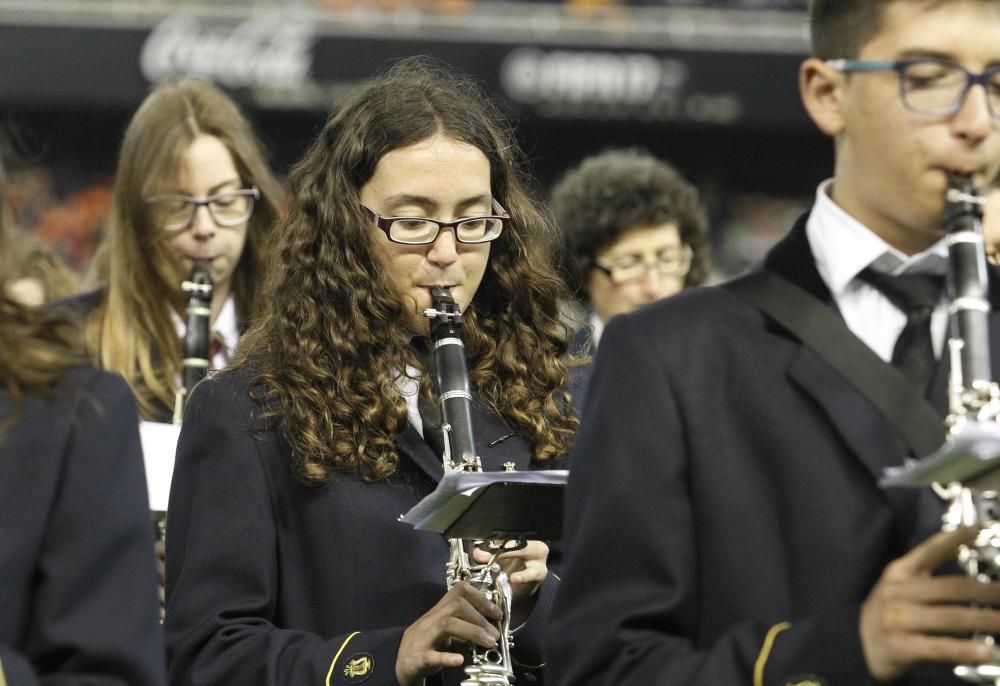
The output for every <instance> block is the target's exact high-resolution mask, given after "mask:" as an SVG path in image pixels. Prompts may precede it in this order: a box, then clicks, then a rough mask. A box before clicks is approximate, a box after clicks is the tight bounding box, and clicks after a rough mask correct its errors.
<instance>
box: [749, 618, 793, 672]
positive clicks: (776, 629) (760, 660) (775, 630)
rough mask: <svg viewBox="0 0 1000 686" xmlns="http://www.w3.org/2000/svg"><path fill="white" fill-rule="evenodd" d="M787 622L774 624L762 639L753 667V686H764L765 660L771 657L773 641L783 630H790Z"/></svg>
mask: <svg viewBox="0 0 1000 686" xmlns="http://www.w3.org/2000/svg"><path fill="white" fill-rule="evenodd" d="M791 626H792V625H791V624H790V623H789V622H781V623H780V624H775V625H774V626H772V627H771V628H770V630H769V631H768V632H767V636H765V637H764V645H762V646H761V647H760V654H758V655H757V662H756V663H754V666H753V686H764V666H765V665H766V664H767V659H768V658H769V657H771V649H772V648H773V647H774V639H775V638H777V637H778V634H780V633H781V632H782V631H784V630H785V629H788V628H791Z"/></svg>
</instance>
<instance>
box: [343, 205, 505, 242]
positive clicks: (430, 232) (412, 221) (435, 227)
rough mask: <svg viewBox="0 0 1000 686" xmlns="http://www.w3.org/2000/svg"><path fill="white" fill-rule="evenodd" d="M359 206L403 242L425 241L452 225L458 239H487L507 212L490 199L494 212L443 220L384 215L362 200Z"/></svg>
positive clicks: (501, 224) (498, 229) (502, 223)
mask: <svg viewBox="0 0 1000 686" xmlns="http://www.w3.org/2000/svg"><path fill="white" fill-rule="evenodd" d="M361 207H362V208H363V209H364V210H365V211H366V212H367V213H368V214H369V215H370V216H371V218H372V219H374V220H375V225H376V226H378V228H380V229H382V231H384V232H385V235H386V236H388V238H389V240H390V241H392V242H393V243H403V244H405V245H426V244H428V243H433V242H434V241H435V240H437V237H438V234H439V233H441V229H454V230H455V239H456V240H457V241H458V242H459V243H489V242H490V241H492V240H495V239H496V238H497V237H498V236H499V235H500V234H501V233H503V229H504V227H505V226H506V225H507V222H508V221H510V215H509V214H507V210H505V209H504V208H503V207H501V206H500V203H498V202H497V201H496V200H494V201H493V211H494V212H496V214H495V215H486V216H482V217H462V218H460V219H456V220H454V221H450V222H443V221H439V220H437V219H429V218H427V217H383V216H382V215H380V214H379V213H378V212H376V211H375V210H373V209H372V208H370V207H368V206H367V205H364V204H362V205H361Z"/></svg>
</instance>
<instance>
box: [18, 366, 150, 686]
mask: <svg viewBox="0 0 1000 686" xmlns="http://www.w3.org/2000/svg"><path fill="white" fill-rule="evenodd" d="M12 407H13V406H12V402H11V398H10V396H9V395H7V394H6V393H5V392H2V391H0V422H2V421H5V420H6V419H8V418H9V417H10V416H11V411H12ZM0 675H2V676H0V682H3V681H4V678H5V679H6V683H7V684H8V685H9V686H32V685H34V684H81V685H82V684H89V685H92V686H98V685H107V686H111V685H112V684H114V685H116V686H118V685H120V686H126V685H128V686H158V685H159V684H163V683H165V681H166V664H165V653H164V649H163V636H162V632H161V630H160V622H159V602H158V600H157V592H156V563H155V560H154V557H153V527H152V526H151V525H150V515H149V503H148V499H147V497H146V479H145V476H144V474H143V464H142V451H141V449H140V447H139V419H138V417H137V416H136V411H135V404H134V402H133V400H132V394H131V391H129V389H128V386H126V385H125V382H124V381H122V380H121V379H119V378H118V377H116V376H112V375H110V374H106V373H103V372H98V371H97V370H95V369H92V368H80V369H77V370H74V371H72V372H70V373H69V374H67V376H66V377H65V378H64V379H63V380H62V381H61V382H60V384H59V385H58V387H57V388H56V389H55V392H54V394H53V395H52V397H45V398H43V397H39V396H37V395H35V394H33V393H28V394H26V395H25V397H24V403H23V406H22V414H21V418H20V421H18V422H17V423H16V424H14V425H13V426H12V427H10V428H9V429H8V430H7V431H6V432H5V433H3V434H0Z"/></svg>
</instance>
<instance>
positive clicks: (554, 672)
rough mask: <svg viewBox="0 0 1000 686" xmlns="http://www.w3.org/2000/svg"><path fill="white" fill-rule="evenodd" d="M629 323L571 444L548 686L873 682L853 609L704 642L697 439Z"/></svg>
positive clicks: (611, 341) (613, 326) (610, 341)
mask: <svg viewBox="0 0 1000 686" xmlns="http://www.w3.org/2000/svg"><path fill="white" fill-rule="evenodd" d="M630 325H633V322H632V321H630V318H628V317H626V318H616V319H615V320H613V321H612V322H610V323H609V326H608V328H607V329H606V330H605V333H604V336H603V338H602V340H601V345H600V347H599V348H598V354H597V362H596V365H595V369H594V377H593V379H592V381H591V385H590V387H589V390H588V398H587V402H586V406H585V408H584V412H583V418H582V429H581V431H580V432H579V434H578V435H577V437H576V439H575V442H574V450H573V454H572V456H571V460H570V465H571V466H570V482H569V488H568V492H567V506H566V525H565V529H566V532H567V540H566V544H567V547H566V558H565V563H564V567H563V573H562V574H561V576H562V580H563V581H562V585H561V588H560V590H559V595H558V596H557V598H556V601H555V606H554V609H553V617H552V623H551V627H550V631H549V639H548V646H547V647H548V658H549V663H548V669H549V680H550V682H551V683H555V684H560V685H565V686H569V685H572V686H586V685H588V684H615V685H616V686H629V685H633V684H634V685H636V686H639V685H641V686H648V684H666V683H669V684H676V685H678V686H680V685H688V686H695V685H697V686H708V685H709V684H711V685H713V686H716V685H718V684H755V686H756V685H758V684H759V685H763V684H781V685H783V684H785V683H786V680H787V679H788V677H790V676H792V675H800V674H801V675H808V674H810V673H812V674H823V675H824V676H825V677H826V678H827V679H828V680H829V682H830V683H836V684H852V685H856V686H860V685H863V684H869V683H873V682H872V680H871V679H870V678H869V677H868V675H867V671H866V669H865V665H864V660H863V656H862V653H861V646H860V640H859V638H858V635H857V613H858V609H857V608H856V607H855V608H845V609H844V611H843V612H842V613H841V614H838V615H836V616H830V617H813V618H809V619H808V620H807V621H799V622H796V623H793V624H790V625H788V624H784V623H779V624H777V625H775V626H766V625H763V624H762V623H760V622H754V621H746V622H742V623H739V624H736V625H733V626H732V627H731V628H730V629H729V630H728V631H727V632H725V633H724V634H723V635H721V636H719V637H717V639H716V640H714V642H712V643H711V644H707V645H706V644H699V643H698V623H699V617H698V616H697V615H698V607H699V599H700V598H701V597H702V594H710V593H711V589H705V588H700V587H699V564H700V562H699V548H698V545H697V541H696V540H695V521H694V516H695V515H694V508H693V507H692V503H691V500H690V494H689V492H688V491H687V488H686V483H687V475H686V471H687V468H686V462H687V460H688V459H689V454H690V449H691V446H690V441H693V440H697V439H696V437H692V436H690V435H689V434H688V433H687V432H686V431H685V426H684V414H683V407H682V406H681V404H679V403H678V401H677V398H676V396H675V394H674V392H673V389H674V388H675V386H676V384H675V383H674V382H675V381H676V380H672V379H671V378H670V375H669V373H668V368H667V366H666V365H665V363H664V362H663V361H662V360H661V359H660V356H661V355H662V352H658V351H657V350H656V346H655V345H654V346H651V345H650V344H649V343H650V342H649V337H648V336H646V337H644V336H642V334H641V332H640V331H637V330H635V328H634V325H633V328H629V326H630ZM687 390H688V391H690V390H691V389H687ZM734 583H739V581H738V580H735V581H734ZM803 678H804V679H805V677H803ZM805 680H807V679H805Z"/></svg>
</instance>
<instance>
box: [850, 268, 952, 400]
mask: <svg viewBox="0 0 1000 686" xmlns="http://www.w3.org/2000/svg"><path fill="white" fill-rule="evenodd" d="M858 276H859V278H861V279H863V280H864V281H867V282H868V283H870V284H871V285H872V286H874V287H875V288H877V289H878V290H879V291H881V292H882V294H883V295H884V296H885V297H886V298H888V299H889V301H890V302H892V304H893V305H895V306H896V307H898V308H899V309H900V310H902V311H903V313H904V314H906V326H904V327H903V331H902V333H900V334H899V338H897V339H896V346H895V347H894V348H893V350H892V364H893V365H894V366H896V367H899V369H900V370H901V371H902V372H903V373H904V374H906V376H907V377H909V378H910V379H912V380H913V382H914V383H915V384H916V385H917V387H918V388H919V389H920V390H921V391H923V392H926V391H927V387H928V386H929V385H930V381H931V378H932V377H933V376H934V369H935V367H936V366H937V365H936V361H935V358H934V342H933V338H932V335H931V314H932V313H933V312H934V307H935V306H936V305H937V303H938V300H939V299H940V297H941V289H942V288H943V287H944V276H943V275H940V274H899V275H897V276H892V275H890V274H885V273H882V272H877V271H875V270H874V269H871V268H868V269H865V270H864V271H863V272H861V273H860V274H859V275H858Z"/></svg>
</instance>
